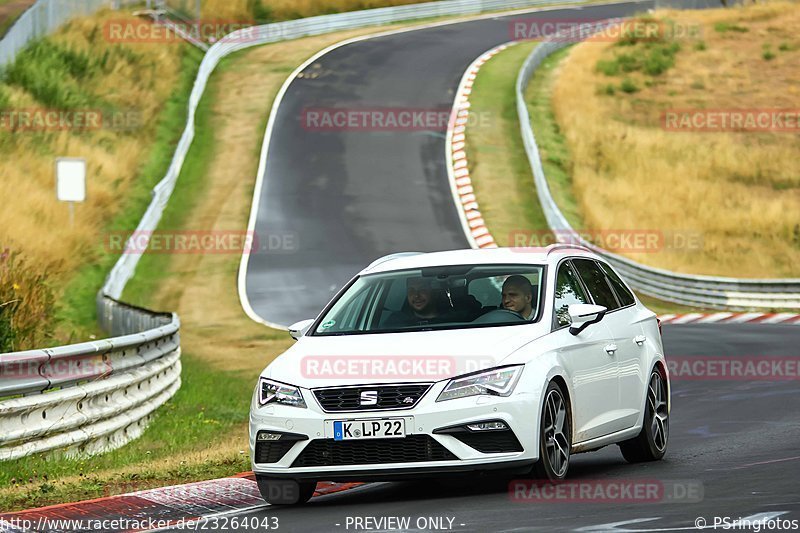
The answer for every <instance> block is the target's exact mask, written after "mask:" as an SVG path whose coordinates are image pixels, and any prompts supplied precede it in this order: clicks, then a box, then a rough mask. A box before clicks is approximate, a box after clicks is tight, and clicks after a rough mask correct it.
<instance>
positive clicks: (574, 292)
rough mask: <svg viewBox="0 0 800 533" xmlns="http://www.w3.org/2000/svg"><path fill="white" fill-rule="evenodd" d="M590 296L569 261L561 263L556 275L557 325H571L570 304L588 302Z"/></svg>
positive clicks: (558, 326) (555, 307) (555, 306)
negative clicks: (587, 295)
mask: <svg viewBox="0 0 800 533" xmlns="http://www.w3.org/2000/svg"><path fill="white" fill-rule="evenodd" d="M588 303H589V298H587V297H586V293H585V292H584V290H583V287H581V282H580V281H579V280H578V275H577V274H575V271H574V270H573V269H572V267H570V265H569V262H565V263H561V266H560V267H558V274H557V276H556V296H555V305H553V309H554V310H555V323H556V327H557V328H560V327H563V326H569V325H570V324H571V323H572V321H571V320H570V318H569V306H570V305H572V304H588Z"/></svg>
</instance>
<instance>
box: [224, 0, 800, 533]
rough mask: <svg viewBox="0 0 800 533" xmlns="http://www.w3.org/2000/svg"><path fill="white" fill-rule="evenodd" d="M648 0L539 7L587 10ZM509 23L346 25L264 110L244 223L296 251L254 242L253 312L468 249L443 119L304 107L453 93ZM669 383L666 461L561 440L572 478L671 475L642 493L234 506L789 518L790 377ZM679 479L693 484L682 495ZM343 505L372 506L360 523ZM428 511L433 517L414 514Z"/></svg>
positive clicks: (798, 493)
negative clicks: (274, 106) (258, 162)
mask: <svg viewBox="0 0 800 533" xmlns="http://www.w3.org/2000/svg"><path fill="white" fill-rule="evenodd" d="M651 6H652V3H651V2H643V3H624V4H616V5H611V6H595V7H586V8H583V9H580V10H575V9H568V10H553V11H545V12H542V13H540V14H537V15H536V16H537V17H539V16H541V17H553V18H572V19H576V18H580V19H584V18H586V19H589V18H598V19H600V18H607V17H614V16H622V15H626V14H630V13H632V12H635V11H642V10H645V9H647V8H649V7H651ZM509 39H510V35H509V26H508V21H507V20H506V19H503V18H493V19H485V20H481V21H474V22H469V23H462V24H456V25H449V26H442V27H437V28H431V29H426V30H420V31H414V32H408V33H401V34H397V35H392V36H385V37H380V38H377V39H370V40H366V41H360V42H357V43H353V44H349V45H346V46H344V47H341V48H338V49H336V50H334V51H331V52H329V53H328V54H326V55H324V56H323V57H322V58H320V59H319V60H318V61H317V62H316V63H314V64H312V65H310V66H309V67H308V68H307V69H306V70H305V71H304V73H303V74H304V75H303V76H302V77H300V78H298V79H295V80H294V81H293V82H292V83H291V85H290V86H289V89H288V91H287V93H286V95H285V97H284V99H283V102H282V104H281V106H280V107H279V109H278V111H277V115H276V117H275V128H274V131H273V134H272V137H271V140H270V152H269V154H270V155H269V158H268V161H267V166H266V174H265V176H264V186H263V189H262V191H261V198H260V204H259V210H258V214H257V224H256V231H257V233H258V234H259V235H264V234H267V235H269V234H276V235H291V236H293V238H294V239H295V240H294V241H293V242H295V244H296V249H293V250H286V249H283V250H266V251H265V250H261V251H259V252H258V253H256V254H254V255H252V256H251V257H250V262H249V266H248V270H247V272H246V290H247V296H248V299H249V301H250V303H251V305H252V307H253V309H254V310H255V311H256V313H257V314H258V315H259V316H261V317H262V318H263V319H264V320H267V321H270V322H273V323H278V324H284V325H286V324H290V323H292V322H294V321H296V320H299V319H303V318H309V317H313V316H316V314H317V313H318V312H319V310H320V308H321V306H322V305H324V303H325V302H326V301H327V300H328V299H329V298H330V296H331V295H332V293H333V292H334V291H335V290H337V289H338V288H339V287H340V286H341V285H342V284H343V283H345V282H346V281H347V279H349V278H350V277H351V276H352V275H353V274H354V273H356V272H357V271H358V270H359V269H361V268H362V267H363V266H365V265H366V264H368V263H369V262H370V261H372V260H373V259H375V258H377V257H380V256H382V255H385V254H387V253H392V252H396V251H401V250H418V251H432V250H446V249H456V248H465V247H468V243H467V240H466V238H465V237H464V234H463V231H462V229H461V225H460V222H459V219H458V215H457V212H456V208H455V206H454V203H453V198H452V195H451V191H450V186H449V182H448V179H447V173H446V169H445V155H444V154H445V145H444V143H445V138H444V131H443V130H442V131H430V132H380V133H376V132H361V131H338V132H335V131H313V129H310V128H308V127H307V124H304V123H303V121H302V120H301V117H302V114H303V111H304V110H308V109H310V108H332V107H337V108H356V109H357V108H369V107H397V108H401V107H411V108H424V109H449V107H450V105H451V104H452V99H453V91H454V89H455V88H456V86H457V85H458V82H459V79H460V78H461V76H462V75H463V72H464V71H465V69H466V68H467V66H468V65H469V64H470V63H471V62H472V61H473V60H474V59H475V58H476V57H477V56H478V55H480V54H481V53H483V52H485V51H486V50H488V49H490V48H492V47H494V46H496V45H498V44H501V43H503V42H507V41H508V40H509ZM306 74H308V76H306ZM298 293H302V294H303V297H302V298H298V296H297V295H298ZM664 340H665V347H666V353H667V356H668V359H669V358H675V359H677V360H687V359H688V360H694V359H696V360H701V361H702V360H707V359H708V358H710V357H715V356H718V357H723V358H731V357H742V358H765V357H770V358H773V359H774V358H789V359H791V360H793V361H794V364H795V365H796V362H797V359H798V358H800V328H797V327H794V326H780V325H773V326H770V325H686V326H680V325H674V326H672V325H671V326H667V327H665V328H664ZM672 387H673V388H672V399H673V406H672V416H671V431H670V445H669V450H668V453H667V457H666V458H665V459H664V460H663V461H661V462H657V463H648V464H640V465H629V464H627V463H625V461H624V460H623V458H622V456H621V454H620V452H619V450H618V448H617V447H616V446H611V447H607V448H604V449H602V450H600V451H597V452H592V453H589V454H582V455H578V456H574V457H573V462H572V465H571V470H570V479H571V480H573V481H580V480H603V481H617V482H623V483H624V482H631V483H633V484H637V483H639V484H641V483H645V482H647V481H648V480H649V481H656V482H658V483H659V484H660V485H661V486H662V487H672V489H669V490H668V489H667V488H665V489H664V490H663V491H662V492H660V493H659V497H658V498H657V499H655V500H652V499H651V500H648V501H641V499H639V500H637V501H630V502H627V503H625V502H623V503H620V501H618V500H617V501H614V502H611V503H595V502H592V503H587V502H585V501H583V502H580V501H563V500H561V501H556V502H553V501H542V500H541V499H540V500H525V501H512V499H511V497H510V495H509V482H510V481H511V480H512V479H513V477H509V476H498V477H467V478H460V479H458V480H453V481H449V482H447V481H441V482H439V481H435V482H434V481H430V480H424V481H423V480H420V481H418V482H404V483H375V484H370V485H366V486H363V487H359V488H356V489H354V490H351V491H347V492H343V493H339V494H332V495H328V496H320V497H317V498H314V499H312V500H311V502H310V503H309V504H308V505H307V506H305V507H302V508H276V507H268V506H265V507H264V508H263V509H262V510H259V511H256V512H252V513H250V514H248V515H239V516H240V517H244V516H258V517H263V516H276V517H278V518H279V521H280V530H282V531H339V530H341V531H365V530H393V528H392V527H391V526H392V524H393V523H390V522H376V521H374V520H380V519H381V518H382V517H410V519H411V522H410V523H411V526H410V529H411V530H416V529H418V525H419V524H422V525H426V526H427V527H423V528H421V529H427V530H451V531H534V530H541V531H554V530H557V531H571V530H583V531H607V530H621V531H622V530H628V531H678V530H691V529H695V524H696V522H695V521H696V519H698V518H703V519H705V520H706V524H708V526H711V525H713V523H714V517H715V516H716V517H720V518H721V517H729V518H730V519H737V518H746V517H749V518H750V519H753V520H756V519H778V520H800V388H798V381H797V378H795V379H794V380H776V379H774V378H773V379H761V380H749V379H728V380H720V379H713V378H712V379H710V378H708V377H705V378H703V379H694V380H690V379H686V378H680V377H679V376H674V377H673V383H672ZM681 488H683V489H685V490H688V491H690V492H692V494H691V496H694V497H693V498H692V497H688V496H690V495H688V494H687V495H686V496H687V498H682V497H681V496H682V494H681V490H677V489H681ZM698 490H699V493H698V492H697V491H698ZM357 517H361V518H364V517H369V518H370V519H372V520H373V521H371V522H369V525H370V526H371V527H368V528H365V527H364V526H365V525H366V524H367V523H366V522H356V521H355V519H356V518H357ZM428 517H431V518H439V519H442V520H443V522H442V525H440V526H439V527H438V528H436V527H435V526H436V523H435V522H427V523H423V522H420V523H419V524H418V523H417V520H418V519H423V520H424V519H425V518H428ZM450 519H452V523H451V522H450V521H449V520H450ZM697 523H698V524H701V523H702V522H697ZM358 525H361V526H362V527H357V526H358Z"/></svg>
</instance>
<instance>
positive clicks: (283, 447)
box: [255, 441, 297, 463]
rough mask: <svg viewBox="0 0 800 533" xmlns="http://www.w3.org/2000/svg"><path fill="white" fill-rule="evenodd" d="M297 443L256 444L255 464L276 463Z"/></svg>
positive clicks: (269, 442) (272, 442) (271, 442)
mask: <svg viewBox="0 0 800 533" xmlns="http://www.w3.org/2000/svg"><path fill="white" fill-rule="evenodd" d="M296 442H297V441H267V442H257V443H256V454H255V455H256V463H277V462H278V461H280V460H281V459H283V456H284V455H286V452H288V451H289V450H290V449H291V448H292V446H294V445H295V443H296Z"/></svg>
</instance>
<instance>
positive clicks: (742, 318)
mask: <svg viewBox="0 0 800 533" xmlns="http://www.w3.org/2000/svg"><path fill="white" fill-rule="evenodd" d="M658 318H659V319H660V320H661V323H662V324H789V325H796V326H800V314H797V313H713V314H710V315H709V314H703V313H687V314H684V315H672V314H670V315H659V317H658Z"/></svg>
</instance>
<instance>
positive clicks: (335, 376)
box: [262, 323, 549, 388]
mask: <svg viewBox="0 0 800 533" xmlns="http://www.w3.org/2000/svg"><path fill="white" fill-rule="evenodd" d="M548 331H549V329H548V328H547V326H546V325H544V324H542V323H536V324H524V325H519V326H502V327H486V328H472V329H454V330H444V331H421V332H405V333H380V334H363V335H343V336H329V337H316V336H311V337H302V338H301V339H300V340H299V341H298V342H297V343H296V344H295V345H294V346H292V347H291V348H290V349H289V350H287V351H286V352H284V353H283V354H281V355H280V356H279V357H278V358H276V359H275V360H274V361H273V362H272V363H271V364H270V365H269V366H268V367H267V368H266V369H265V370H264V372H263V373H262V375H263V376H264V377H268V378H270V379H274V380H276V381H281V382H284V383H288V384H291V385H297V386H301V387H305V388H316V387H330V386H336V385H360V384H367V383H400V382H402V383H414V382H434V381H439V380H442V379H448V378H451V377H453V376H457V375H461V374H466V373H469V372H474V371H476V370H481V369H484V368H492V367H494V366H499V365H502V364H503V360H504V359H506V358H507V357H508V356H510V355H511V354H512V353H514V352H515V351H516V350H518V349H519V348H521V347H522V346H524V345H525V344H528V343H529V342H531V341H533V340H535V339H537V338H539V337H541V336H542V335H545V334H547V332H548Z"/></svg>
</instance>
